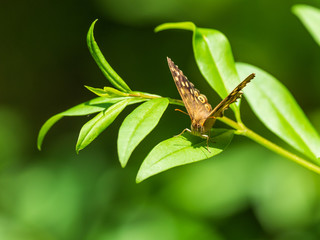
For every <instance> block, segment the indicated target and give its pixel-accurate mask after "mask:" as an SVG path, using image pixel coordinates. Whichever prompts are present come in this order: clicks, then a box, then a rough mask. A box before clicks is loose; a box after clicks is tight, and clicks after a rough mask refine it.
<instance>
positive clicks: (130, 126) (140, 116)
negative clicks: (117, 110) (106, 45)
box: [118, 98, 169, 167]
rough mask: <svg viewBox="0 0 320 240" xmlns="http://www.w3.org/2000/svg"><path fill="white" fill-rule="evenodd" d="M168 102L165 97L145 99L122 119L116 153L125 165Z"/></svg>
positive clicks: (158, 118) (156, 122)
mask: <svg viewBox="0 0 320 240" xmlns="http://www.w3.org/2000/svg"><path fill="white" fill-rule="evenodd" d="M168 104H169V100H168V99H166V98H158V99H153V100H150V101H147V102H145V103H143V104H141V105H140V106H139V107H137V108H136V109H135V110H134V111H133V112H132V113H131V114H129V115H128V116H127V117H126V119H125V120H124V121H123V123H122V125H121V127H120V130H119V136H118V155H119V160H120V163H121V166H122V167H125V166H126V164H127V162H128V160H129V158H130V156H131V153H132V152H133V150H134V149H135V148H136V147H137V146H138V144H139V143H140V142H141V141H142V140H143V139H144V138H145V137H146V136H147V135H148V134H149V133H150V132H151V131H152V130H153V129H154V128H155V126H156V125H157V124H158V122H159V121H160V118H161V116H162V114H163V113H164V111H165V110H166V108H167V106H168Z"/></svg>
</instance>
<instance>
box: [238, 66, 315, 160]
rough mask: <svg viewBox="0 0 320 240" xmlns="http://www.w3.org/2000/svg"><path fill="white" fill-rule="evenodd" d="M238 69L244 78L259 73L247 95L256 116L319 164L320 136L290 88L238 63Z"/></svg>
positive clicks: (247, 89) (266, 74) (248, 88)
mask: <svg viewBox="0 0 320 240" xmlns="http://www.w3.org/2000/svg"><path fill="white" fill-rule="evenodd" d="M237 69H238V72H239V75H240V76H242V77H244V76H246V75H247V74H249V73H252V72H254V73H256V78H255V80H254V81H252V84H251V85H250V86H248V87H247V88H246V89H245V90H244V92H245V94H244V95H245V97H246V99H247V100H248V102H249V104H250V106H251V108H252V109H253V111H254V113H255V114H256V115H257V117H258V118H259V119H260V120H261V121H262V122H263V123H264V125H266V127H267V128H269V129H270V130H271V131H272V132H273V133H275V134H276V135H278V136H279V137H280V138H282V139H283V140H284V141H285V142H287V143H288V144H290V145H291V146H292V147H294V148H295V149H297V150H298V151H300V152H302V153H303V154H304V155H306V156H308V157H310V158H311V159H313V160H316V161H317V158H319V156H320V137H319V134H318V133H317V132H316V130H315V129H314V128H313V126H312V125H311V123H310V122H309V120H308V118H307V117H306V115H305V114H304V113H303V111H302V109H301V108H300V107H299V105H298V103H297V102H296V100H295V99H294V98H293V96H292V95H291V93H290V92H289V91H288V89H287V88H286V87H285V86H284V85H282V84H281V83H280V82H279V81H278V80H277V79H275V78H274V77H273V76H271V75H270V74H268V73H266V72H264V71H262V70H261V69H259V68H257V67H254V66H251V65H249V64H244V63H237Z"/></svg>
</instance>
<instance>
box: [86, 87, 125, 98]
mask: <svg viewBox="0 0 320 240" xmlns="http://www.w3.org/2000/svg"><path fill="white" fill-rule="evenodd" d="M85 87H86V88H87V89H88V90H90V91H91V92H93V93H94V94H96V95H98V96H99V97H124V96H128V93H124V92H120V91H119V90H117V89H114V88H111V87H104V88H103V89H101V88H94V87H89V86H85Z"/></svg>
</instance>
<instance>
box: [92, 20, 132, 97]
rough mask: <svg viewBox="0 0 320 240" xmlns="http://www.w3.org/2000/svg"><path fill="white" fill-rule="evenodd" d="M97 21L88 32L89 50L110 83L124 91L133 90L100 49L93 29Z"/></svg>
mask: <svg viewBox="0 0 320 240" xmlns="http://www.w3.org/2000/svg"><path fill="white" fill-rule="evenodd" d="M96 22H97V20H95V21H94V22H93V23H92V24H91V26H90V28H89V31H88V34H87V44H88V48H89V51H90V53H91V55H92V57H93V58H94V60H95V61H96V63H97V65H98V66H99V68H100V70H101V71H102V73H103V74H104V76H105V77H106V78H107V79H108V80H109V81H110V83H111V84H112V85H113V86H115V87H116V88H118V89H119V90H121V91H123V92H131V89H130V88H129V86H128V85H127V84H126V83H125V81H123V80H122V78H121V77H120V76H119V75H118V74H117V73H116V72H115V71H114V70H113V69H112V67H111V66H110V65H109V63H108V62H107V60H106V59H105V58H104V56H103V54H102V53H101V51H100V48H99V46H98V44H97V42H96V41H95V39H94V35H93V30H94V25H95V23H96Z"/></svg>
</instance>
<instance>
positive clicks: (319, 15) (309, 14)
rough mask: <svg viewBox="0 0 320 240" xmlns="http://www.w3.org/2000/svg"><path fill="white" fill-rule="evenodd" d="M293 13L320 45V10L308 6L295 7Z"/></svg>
mask: <svg viewBox="0 0 320 240" xmlns="http://www.w3.org/2000/svg"><path fill="white" fill-rule="evenodd" d="M292 12H293V13H294V14H295V15H296V16H297V17H298V18H299V19H300V21H301V22H302V24H303V25H304V26H305V27H306V28H307V30H308V31H309V33H310V34H311V36H312V37H313V39H314V40H315V41H316V42H317V43H318V44H319V45H320V9H318V8H314V7H311V6H308V5H303V4H299V5H295V6H293V8H292Z"/></svg>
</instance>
